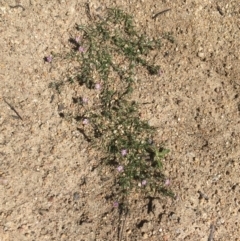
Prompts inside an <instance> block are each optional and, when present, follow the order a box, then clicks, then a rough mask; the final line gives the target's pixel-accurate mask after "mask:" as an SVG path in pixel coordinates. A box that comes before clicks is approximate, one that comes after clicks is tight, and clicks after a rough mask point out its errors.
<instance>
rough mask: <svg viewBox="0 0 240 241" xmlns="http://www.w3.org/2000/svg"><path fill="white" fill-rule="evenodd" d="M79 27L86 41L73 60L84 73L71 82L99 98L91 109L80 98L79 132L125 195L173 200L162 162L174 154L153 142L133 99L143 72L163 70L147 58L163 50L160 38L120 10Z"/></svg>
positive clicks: (152, 131) (77, 45)
mask: <svg viewBox="0 0 240 241" xmlns="http://www.w3.org/2000/svg"><path fill="white" fill-rule="evenodd" d="M76 27H77V30H79V31H80V36H81V37H80V38H79V37H78V38H76V39H72V40H71V42H72V43H73V45H74V50H73V51H72V52H71V53H70V54H69V55H68V57H69V58H71V59H75V60H77V61H78V63H79V71H77V73H75V74H74V75H71V77H69V81H71V82H73V81H77V82H78V83H79V84H80V85H83V86H85V87H86V88H89V89H92V90H95V91H96V92H97V94H98V98H95V101H96V102H95V103H94V105H92V106H91V107H89V105H88V104H87V98H86V97H78V98H75V103H77V104H80V105H82V108H81V111H79V113H77V114H75V115H74V118H75V119H76V120H77V121H80V122H82V124H83V127H82V128H79V130H80V131H81V132H82V133H83V134H84V136H85V138H86V139H87V140H88V141H89V142H91V143H92V145H93V146H94V147H96V148H98V149H99V150H100V151H101V152H102V153H103V155H104V158H103V159H102V162H103V163H105V164H109V165H111V166H112V167H114V171H116V173H117V174H116V175H115V176H116V180H117V182H118V184H119V185H120V186H121V189H120V191H121V193H129V191H130V190H132V189H134V190H136V189H140V190H144V191H148V192H153V193H156V192H162V193H164V194H167V195H172V192H171V191H169V190H168V189H167V188H166V187H165V185H164V181H165V180H166V178H165V176H164V174H163V172H162V162H161V160H162V158H163V157H164V156H165V155H166V154H167V153H168V152H169V151H168V150H167V149H164V148H163V147H162V146H159V145H157V144H156V143H155V142H154V136H155V132H156V128H154V127H152V126H150V125H149V124H148V122H147V121H145V120H142V119H141V118H140V115H139V110H138V103H137V102H136V101H134V100H132V98H131V93H132V92H133V89H134V86H135V85H136V79H135V76H136V75H137V70H138V69H140V68H145V69H146V70H147V71H148V73H149V75H157V74H159V71H160V67H159V66H158V65H155V64H154V63H153V62H154V61H153V60H152V61H148V60H147V57H148V55H149V53H150V52H151V51H152V50H155V49H160V46H161V41H160V39H154V38H152V39H150V38H148V37H146V36H145V35H143V34H141V33H140V32H139V31H137V30H136V29H135V26H134V24H133V18H132V17H131V16H130V15H128V14H126V13H125V12H123V11H121V10H119V9H108V12H107V16H106V18H104V19H103V20H100V21H94V22H92V24H90V25H88V26H82V25H77V26H76Z"/></svg>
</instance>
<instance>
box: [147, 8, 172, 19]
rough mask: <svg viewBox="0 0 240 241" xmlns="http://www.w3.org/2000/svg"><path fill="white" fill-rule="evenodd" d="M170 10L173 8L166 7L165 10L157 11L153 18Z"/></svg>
mask: <svg viewBox="0 0 240 241" xmlns="http://www.w3.org/2000/svg"><path fill="white" fill-rule="evenodd" d="M170 10H171V8H169V9H165V10H163V11H161V12H159V13H156V14H155V15H154V16H153V17H152V19H155V18H157V17H158V16H159V15H161V14H163V13H166V12H168V11H170Z"/></svg>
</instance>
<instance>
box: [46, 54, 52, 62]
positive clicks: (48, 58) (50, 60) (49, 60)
mask: <svg viewBox="0 0 240 241" xmlns="http://www.w3.org/2000/svg"><path fill="white" fill-rule="evenodd" d="M45 60H46V61H47V62H48V63H51V62H52V56H51V55H49V56H47V57H46V58H45Z"/></svg>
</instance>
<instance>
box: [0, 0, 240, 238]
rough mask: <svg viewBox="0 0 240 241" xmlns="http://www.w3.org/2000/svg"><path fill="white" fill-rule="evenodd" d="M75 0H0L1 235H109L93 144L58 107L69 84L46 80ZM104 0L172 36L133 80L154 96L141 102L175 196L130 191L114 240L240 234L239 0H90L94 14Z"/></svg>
mask: <svg viewBox="0 0 240 241" xmlns="http://www.w3.org/2000/svg"><path fill="white" fill-rule="evenodd" d="M84 3H85V1H83V0H81V1H77V0H51V1H48V0H41V1H40V0H21V1H17V0H16V1H15V0H7V1H6V0H0V49H1V55H0V76H1V81H0V98H1V99H0V241H16V240H18V241H24V240H29V241H30V240H31V241H33V240H41V241H44V240H46V241H49V240H57V241H59V240H66V241H67V240H68V241H69V240H73V241H75V240H76V241H84V240H85V241H91V240H99V241H103V240H107V241H110V240H118V233H119V232H118V231H119V230H118V228H119V226H121V225H122V220H121V217H120V220H119V212H118V209H117V208H114V207H113V200H112V199H111V197H108V195H109V193H111V190H109V188H111V185H110V184H111V182H110V181H109V180H105V179H104V178H102V176H101V175H99V171H98V168H95V166H96V164H97V162H98V153H95V152H94V151H93V150H89V148H88V143H87V142H86V141H85V140H84V138H83V136H82V135H81V134H80V133H78V132H77V131H76V125H75V124H74V123H71V122H67V121H65V120H64V119H62V118H60V116H59V109H58V108H59V104H60V103H64V104H65V107H66V108H71V101H70V100H71V97H72V96H73V95H74V89H71V86H67V87H66V88H64V90H63V91H62V92H61V95H60V96H59V95H57V94H56V92H54V90H53V89H51V88H49V87H48V86H49V84H50V83H51V82H54V81H55V82H57V81H59V80H61V77H62V75H63V74H64V73H65V71H66V69H67V66H66V63H65V62H64V61H61V60H59V59H56V60H54V61H53V62H52V63H51V64H50V63H46V62H44V60H43V58H44V57H45V56H47V55H49V54H50V52H51V51H55V52H61V51H67V50H68V49H69V42H68V39H69V37H71V36H74V34H75V30H74V25H75V23H82V24H86V23H88V22H89V21H90V20H89V18H88V16H87V15H86V12H85V7H84ZM19 4H20V5H21V6H22V7H21V6H18V7H16V8H11V7H10V6H12V7H13V6H16V5H19ZM103 6H105V7H115V6H118V7H120V8H122V9H123V10H125V11H127V12H128V13H130V14H133V15H134V17H135V21H136V25H137V27H138V28H140V29H142V30H144V31H145V32H146V34H148V35H152V36H161V34H162V33H163V32H165V31H169V32H172V33H173V36H174V37H175V40H176V41H175V43H174V44H171V43H169V42H165V44H164V46H163V47H162V50H161V51H160V52H159V54H158V57H157V62H158V64H160V65H161V68H162V70H163V74H162V75H161V76H159V77H157V78H152V77H149V76H146V75H145V76H142V78H141V79H142V82H141V83H140V84H139V87H138V88H137V89H136V92H135V94H136V96H138V97H140V99H142V100H144V101H145V100H147V101H149V102H152V104H149V105H147V106H144V107H143V109H142V111H143V113H144V115H145V116H147V117H148V118H149V119H150V123H151V124H152V125H154V126H157V127H158V138H159V139H160V140H162V141H164V142H165V145H166V147H167V148H169V149H170V150H171V152H170V153H169V154H168V156H167V157H166V158H165V159H164V160H163V162H164V171H165V173H166V175H167V176H168V177H169V179H170V187H171V188H172V190H173V191H174V192H175V193H176V199H174V200H173V199H170V198H166V197H162V198H156V199H155V198H152V199H151V198H146V199H140V198H139V197H138V196H137V195H133V196H132V197H131V200H130V207H131V209H130V213H129V215H128V216H127V218H126V222H125V228H124V230H123V235H122V240H129V241H130V240H131V241H132V240H149V241H150V240H152V241H153V240H154V241H155V240H163V241H172V240H179V241H181V240H189V241H195V240H197V241H213V240H215V241H226V240H229V241H230V240H231V241H236V240H240V180H239V174H240V71H239V68H240V61H239V58H240V55H239V51H240V6H239V1H238V0H171V1H169V0H160V1H154V0H149V1H147V0H142V1H140V0H132V1H131V0H128V1H122V0H118V1H110V0H106V1H104V0H102V1H100V2H97V1H96V0H92V1H90V7H91V8H90V10H91V13H92V14H93V15H94V14H96V12H98V13H99V14H100V12H101V11H102V10H101V9H99V7H103ZM168 8H171V11H168V12H166V13H164V14H162V15H160V16H159V17H157V18H156V19H152V16H153V15H154V14H155V13H157V12H159V11H161V10H164V9H168ZM7 102H8V103H9V104H10V105H12V106H13V107H14V108H15V110H17V112H18V113H19V115H20V116H21V118H22V119H20V118H19V117H18V116H17V115H16V113H15V112H14V111H13V110H12V109H11V108H10V106H9V105H8V104H7ZM109 183H110V184H109Z"/></svg>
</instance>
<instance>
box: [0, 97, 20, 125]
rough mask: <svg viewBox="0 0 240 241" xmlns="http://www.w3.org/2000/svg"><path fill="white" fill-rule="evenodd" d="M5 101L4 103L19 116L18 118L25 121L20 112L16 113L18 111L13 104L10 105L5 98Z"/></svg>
mask: <svg viewBox="0 0 240 241" xmlns="http://www.w3.org/2000/svg"><path fill="white" fill-rule="evenodd" d="M3 100H4V102H5V103H6V104H7V105H8V106H9V107H10V109H11V110H12V111H14V112H15V114H16V115H17V116H18V118H19V119H21V120H23V118H22V117H21V116H20V115H19V114H18V112H17V111H16V109H15V108H14V107H13V106H12V105H11V104H9V103H8V102H7V101H6V100H5V98H3Z"/></svg>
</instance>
